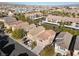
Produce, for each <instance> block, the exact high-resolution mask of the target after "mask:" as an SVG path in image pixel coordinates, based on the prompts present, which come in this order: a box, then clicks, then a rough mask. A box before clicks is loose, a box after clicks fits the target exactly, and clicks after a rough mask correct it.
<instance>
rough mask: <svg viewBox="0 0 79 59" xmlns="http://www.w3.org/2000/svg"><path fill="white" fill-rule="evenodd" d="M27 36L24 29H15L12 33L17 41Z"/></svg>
mask: <svg viewBox="0 0 79 59" xmlns="http://www.w3.org/2000/svg"><path fill="white" fill-rule="evenodd" d="M24 36H25V33H24V30H23V29H15V30H14V31H13V32H12V37H13V38H15V39H21V38H23V37H24Z"/></svg>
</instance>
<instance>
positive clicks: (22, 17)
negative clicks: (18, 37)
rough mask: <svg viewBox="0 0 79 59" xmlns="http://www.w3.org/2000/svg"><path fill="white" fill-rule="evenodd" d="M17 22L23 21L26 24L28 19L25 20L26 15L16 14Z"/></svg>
mask: <svg viewBox="0 0 79 59" xmlns="http://www.w3.org/2000/svg"><path fill="white" fill-rule="evenodd" d="M14 17H15V18H16V19H17V20H21V21H23V22H25V21H26V18H25V15H24V14H20V13H19V14H15V16H14Z"/></svg>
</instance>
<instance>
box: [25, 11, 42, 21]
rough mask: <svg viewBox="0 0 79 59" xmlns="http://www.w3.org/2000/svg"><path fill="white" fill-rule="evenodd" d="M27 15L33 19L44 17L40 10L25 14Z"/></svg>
mask: <svg viewBox="0 0 79 59" xmlns="http://www.w3.org/2000/svg"><path fill="white" fill-rule="evenodd" d="M25 17H30V18H31V19H33V20H34V19H39V18H42V17H43V14H42V13H40V12H33V13H27V14H25Z"/></svg>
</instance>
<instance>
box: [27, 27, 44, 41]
mask: <svg viewBox="0 0 79 59" xmlns="http://www.w3.org/2000/svg"><path fill="white" fill-rule="evenodd" d="M43 31H45V28H44V27H42V26H38V27H35V28H33V29H31V30H30V31H29V32H28V33H27V37H28V38H29V39H31V40H33V41H35V37H36V36H37V35H39V34H40V33H42V32H43Z"/></svg>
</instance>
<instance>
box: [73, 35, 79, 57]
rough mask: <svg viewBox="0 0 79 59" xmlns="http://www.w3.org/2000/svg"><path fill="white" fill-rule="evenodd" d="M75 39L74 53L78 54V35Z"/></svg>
mask: <svg viewBox="0 0 79 59" xmlns="http://www.w3.org/2000/svg"><path fill="white" fill-rule="evenodd" d="M75 40H76V41H75V45H74V55H76V56H78V55H79V36H77V37H76V39H75Z"/></svg>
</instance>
